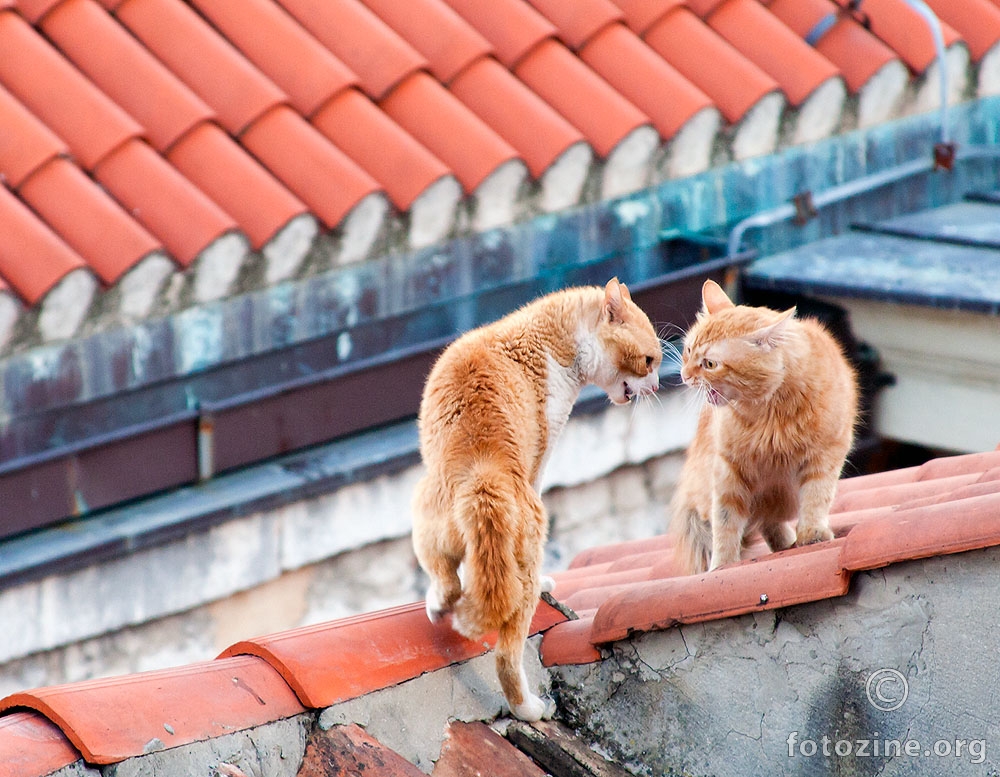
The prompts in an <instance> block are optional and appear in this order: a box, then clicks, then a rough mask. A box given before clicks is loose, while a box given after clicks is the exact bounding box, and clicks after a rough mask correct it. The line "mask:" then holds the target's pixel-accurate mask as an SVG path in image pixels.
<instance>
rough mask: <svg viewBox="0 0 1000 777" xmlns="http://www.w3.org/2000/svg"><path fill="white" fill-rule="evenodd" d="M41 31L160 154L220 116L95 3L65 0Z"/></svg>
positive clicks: (83, 0)
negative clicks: (116, 105) (135, 124)
mask: <svg viewBox="0 0 1000 777" xmlns="http://www.w3.org/2000/svg"><path fill="white" fill-rule="evenodd" d="M41 29H42V30H43V31H44V32H45V34H46V36H48V38H49V39H50V40H51V41H52V42H53V43H54V44H55V45H56V46H58V47H59V50H60V51H61V52H62V53H63V54H64V55H65V56H66V57H67V58H68V59H69V60H70V61H71V62H72V63H73V64H74V65H75V66H76V67H78V68H79V69H80V70H81V71H83V73H84V74H85V75H86V76H87V77H88V78H90V79H91V80H92V81H93V82H94V84H96V85H97V86H98V87H99V88H100V89H101V91H103V92H104V93H105V94H106V95H108V96H109V97H111V98H112V99H113V100H114V101H115V102H116V103H117V104H118V105H119V106H121V107H122V108H124V109H125V110H126V111H127V112H128V114H129V115H130V116H131V117H132V118H133V119H134V120H135V121H137V122H138V123H139V124H140V125H142V131H143V133H144V135H145V136H146V137H147V138H148V139H149V142H150V143H152V144H153V146H154V147H155V148H156V149H157V150H159V151H160V152H163V151H166V150H167V149H168V148H170V146H171V145H173V143H175V142H176V141H177V140H178V138H180V137H182V136H183V135H184V134H185V133H186V132H188V131H189V130H191V129H192V128H193V127H195V126H197V125H198V124H201V123H202V122H204V121H209V120H212V119H214V117H215V114H214V113H213V111H212V109H211V108H209V107H208V106H207V105H206V104H205V102H204V101H203V100H202V99H201V98H200V97H198V96H197V95H195V93H194V92H193V91H191V89H190V88H189V87H188V86H186V85H185V84H184V83H182V82H181V81H180V80H179V79H178V78H177V77H176V76H174V75H173V74H172V73H171V72H170V71H169V70H167V68H166V67H164V65H163V64H162V63H161V62H160V61H159V60H157V59H156V58H155V57H154V56H153V55H152V54H151V53H150V51H149V49H147V48H145V47H144V46H143V45H142V44H140V43H139V42H138V41H137V40H136V39H135V38H134V37H133V36H132V35H130V34H129V33H128V32H127V31H126V30H125V29H124V28H123V27H122V26H121V25H120V24H118V23H117V22H116V21H115V20H114V19H113V18H112V17H111V16H109V15H108V13H107V12H106V11H104V10H103V9H102V8H101V7H100V6H99V5H97V3H95V2H93V0H65V2H62V3H60V4H59V6H58V7H57V8H56V9H55V10H54V11H53V12H52V13H51V14H49V15H48V16H46V17H45V19H44V21H43V23H42V26H41Z"/></svg>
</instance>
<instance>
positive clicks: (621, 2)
mask: <svg viewBox="0 0 1000 777" xmlns="http://www.w3.org/2000/svg"><path fill="white" fill-rule="evenodd" d="M613 2H614V4H615V5H616V6H618V7H619V8H620V9H621V10H622V13H624V14H625V23H626V24H628V26H629V27H631V28H632V29H633V30H635V31H636V32H637V33H638V34H639V35H645V34H646V31H647V30H649V29H650V28H651V27H652V26H653V25H654V24H656V22H658V21H659V20H660V19H661V18H662V17H663V16H664V15H665V14H667V13H669V12H670V11H672V10H673V9H674V8H676V7H677V6H680V5H684V4H685V3H686V2H687V0H613Z"/></svg>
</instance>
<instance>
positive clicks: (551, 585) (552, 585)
mask: <svg viewBox="0 0 1000 777" xmlns="http://www.w3.org/2000/svg"><path fill="white" fill-rule="evenodd" d="M541 582H542V593H543V594H550V593H552V592H553V591H555V590H556V581H555V580H553V579H552V578H551V577H549V576H548V575H542V581H541Z"/></svg>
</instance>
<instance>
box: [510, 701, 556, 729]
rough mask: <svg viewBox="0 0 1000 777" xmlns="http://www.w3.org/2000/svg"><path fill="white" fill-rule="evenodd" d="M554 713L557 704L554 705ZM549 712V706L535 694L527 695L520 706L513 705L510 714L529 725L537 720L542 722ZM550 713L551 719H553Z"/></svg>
mask: <svg viewBox="0 0 1000 777" xmlns="http://www.w3.org/2000/svg"><path fill="white" fill-rule="evenodd" d="M552 707H553V712H554V711H555V704H554V703H553V705H552ZM547 710H548V705H546V703H545V702H544V701H543V700H542V699H540V698H539V697H537V696H535V695H533V694H527V695H526V696H525V698H524V701H523V702H521V703H520V704H511V705H510V712H511V714H512V715H513V716H514V717H515V718H518V719H520V720H523V721H526V722H528V723H534V722H535V721H536V720H541V719H542V717H543V716H544V715H545V713H546V711H547ZM551 714H552V713H550V714H549V715H550V717H551Z"/></svg>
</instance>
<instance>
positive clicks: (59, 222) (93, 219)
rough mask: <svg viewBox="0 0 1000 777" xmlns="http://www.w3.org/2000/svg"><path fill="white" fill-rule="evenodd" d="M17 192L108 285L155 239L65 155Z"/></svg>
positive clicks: (143, 254) (157, 247) (154, 246)
mask: <svg viewBox="0 0 1000 777" xmlns="http://www.w3.org/2000/svg"><path fill="white" fill-rule="evenodd" d="M20 194H21V196H22V197H23V198H24V201H25V202H27V203H28V204H29V205H30V206H31V207H32V209H33V210H34V211H35V212H36V213H38V214H39V215H40V216H41V217H42V218H43V219H45V222H46V223H47V224H49V225H50V226H51V227H52V229H53V230H55V232H56V233H58V234H59V236H60V237H62V239H63V240H65V241H66V243H67V244H68V245H69V246H71V247H72V248H73V250H74V251H76V252H77V253H78V254H79V255H80V256H81V257H83V258H84V259H85V260H86V262H87V264H88V265H90V267H91V269H93V270H94V272H95V274H96V275H97V276H98V277H99V278H100V279H101V280H102V281H104V282H105V283H106V284H109V285H113V284H114V283H115V282H116V281H117V280H118V279H119V278H120V277H121V276H122V275H124V274H125V273H126V272H128V271H129V270H130V269H132V267H134V266H135V265H136V263H138V262H139V261H140V260H141V259H143V258H145V257H146V256H148V255H149V254H151V253H153V252H154V251H158V250H160V249H161V248H162V246H161V245H160V243H159V241H157V240H156V238H154V237H153V236H152V235H151V234H149V232H147V231H146V230H145V229H144V228H143V227H142V226H140V224H139V223H138V222H137V221H135V220H133V219H132V218H131V217H130V216H129V215H128V214H126V213H125V211H123V210H122V209H121V207H120V206H119V205H118V204H117V203H115V202H114V201H113V200H112V199H111V198H110V197H108V196H107V194H105V193H104V191H103V190H102V189H101V188H100V187H99V186H98V185H97V184H95V183H94V181H93V180H91V179H90V178H88V177H87V176H86V175H84V173H83V172H82V171H81V170H80V168H78V167H77V166H76V165H74V164H73V163H72V162H70V161H69V160H67V159H65V158H62V157H60V158H56V159H53V160H52V161H51V162H49V163H48V164H47V165H45V166H44V167H43V168H41V169H40V170H38V171H37V172H36V173H35V174H34V175H32V176H31V178H29V179H28V180H27V181H25V182H24V184H22V186H21V189H20Z"/></svg>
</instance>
